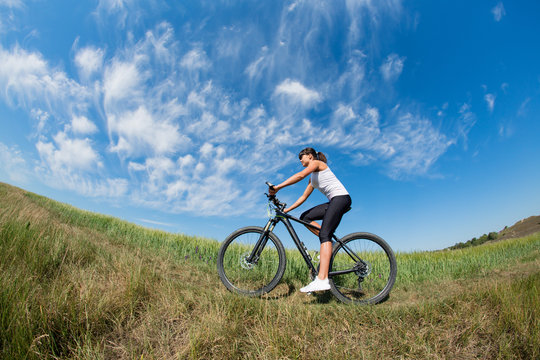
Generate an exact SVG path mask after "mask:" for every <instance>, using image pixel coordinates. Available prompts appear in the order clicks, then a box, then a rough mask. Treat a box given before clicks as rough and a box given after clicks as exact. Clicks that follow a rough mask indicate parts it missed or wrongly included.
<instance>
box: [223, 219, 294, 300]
mask: <svg viewBox="0 0 540 360" xmlns="http://www.w3.org/2000/svg"><path fill="white" fill-rule="evenodd" d="M263 235H264V229H263V228H261V227H257V226H251V227H245V228H242V229H239V230H237V231H235V232H234V233H232V234H231V235H229V237H227V239H225V241H224V242H223V244H222V245H221V248H220V249H219V253H218V259H217V270H218V274H219V277H220V278H221V281H222V282H223V284H224V285H225V286H226V287H227V289H229V290H231V291H233V292H236V293H239V294H242V295H247V296H260V295H263V294H265V293H267V292H269V291H270V290H272V289H273V288H274V287H276V285H277V284H278V283H279V281H280V280H281V278H282V277H283V273H284V272H285V265H286V258H285V249H284V248H283V244H282V243H281V241H279V239H278V238H277V237H276V236H275V235H274V234H273V233H271V232H270V233H267V235H266V236H263ZM259 240H261V241H260V242H259ZM258 243H259V244H260V246H259V249H255V246H256V245H257V244H258Z"/></svg>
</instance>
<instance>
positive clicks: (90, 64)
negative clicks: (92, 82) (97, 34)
mask: <svg viewBox="0 0 540 360" xmlns="http://www.w3.org/2000/svg"><path fill="white" fill-rule="evenodd" d="M104 55H105V54H104V51H103V50H102V49H97V48H94V47H92V46H89V47H86V48H83V49H80V50H79V51H78V52H77V54H76V55H75V64H76V65H77V68H78V69H79V74H80V76H81V78H82V79H85V80H86V79H88V78H90V77H91V76H92V75H93V74H95V73H97V72H99V71H100V70H101V68H102V66H103V58H104Z"/></svg>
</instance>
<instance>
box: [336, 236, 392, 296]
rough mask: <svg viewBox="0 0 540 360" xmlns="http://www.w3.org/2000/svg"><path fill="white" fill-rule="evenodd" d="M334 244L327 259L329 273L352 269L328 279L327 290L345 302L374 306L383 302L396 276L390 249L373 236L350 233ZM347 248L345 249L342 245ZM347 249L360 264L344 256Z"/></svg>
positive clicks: (386, 244)
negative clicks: (358, 259) (328, 259)
mask: <svg viewBox="0 0 540 360" xmlns="http://www.w3.org/2000/svg"><path fill="white" fill-rule="evenodd" d="M341 242H342V243H339V242H336V243H335V244H334V250H333V251H332V257H331V259H330V272H335V271H343V270H353V269H354V272H349V273H346V274H341V275H333V276H331V277H330V290H331V291H332V293H333V294H334V296H335V297H336V298H338V299H339V300H340V301H342V302H345V303H358V304H377V303H379V302H381V301H383V300H385V299H386V298H387V297H388V296H389V294H390V291H391V290H392V287H393V286H394V283H395V281H396V276H397V262H396V257H395V255H394V252H393V251H392V248H391V247H390V246H389V245H388V243H387V242H386V241H384V240H383V239H382V238H380V237H379V236H377V235H375V234H370V233H352V234H349V235H347V236H345V237H343V239H342V240H341ZM344 245H346V246H344ZM348 249H350V250H352V251H354V253H355V254H356V255H358V256H359V257H360V258H361V259H362V261H363V262H360V261H356V260H353V258H352V257H351V256H350V255H348V254H347V250H348Z"/></svg>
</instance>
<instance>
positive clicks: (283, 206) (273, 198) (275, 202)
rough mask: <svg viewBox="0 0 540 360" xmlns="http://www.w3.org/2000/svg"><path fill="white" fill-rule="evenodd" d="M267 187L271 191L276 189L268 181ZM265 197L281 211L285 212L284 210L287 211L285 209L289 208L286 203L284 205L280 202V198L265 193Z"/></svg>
mask: <svg viewBox="0 0 540 360" xmlns="http://www.w3.org/2000/svg"><path fill="white" fill-rule="evenodd" d="M266 185H268V187H269V188H270V189H273V188H274V185H272V184H271V183H269V182H268V181H267V182H266ZM265 195H266V196H267V197H268V200H270V201H272V202H273V203H274V205H276V207H277V208H278V209H280V210H282V211H283V209H285V207H286V206H287V204H285V203H282V202H279V200H278V198H277V197H276V195H268V194H266V193H265Z"/></svg>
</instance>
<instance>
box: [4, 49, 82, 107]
mask: <svg viewBox="0 0 540 360" xmlns="http://www.w3.org/2000/svg"><path fill="white" fill-rule="evenodd" d="M0 64H2V66H0V89H1V91H0V96H3V97H4V99H5V101H6V103H7V104H8V105H11V106H17V107H21V108H24V109H26V110H28V111H30V110H32V109H43V111H47V112H49V113H50V114H52V115H55V116H56V117H59V118H61V117H63V116H69V115H70V113H71V112H72V111H75V110H84V109H86V108H87V106H88V100H89V98H90V94H91V93H90V92H89V91H88V89H86V88H85V87H84V86H81V85H80V84H78V83H77V82H76V81H73V80H72V79H70V78H69V77H68V76H67V74H66V73H65V72H63V71H60V70H56V69H53V68H51V67H50V66H49V64H48V63H47V62H46V61H45V60H44V59H43V56H42V55H41V54H40V53H37V52H28V51H26V50H24V49H21V48H20V47H18V46H15V47H14V48H13V49H12V50H11V51H8V50H5V49H3V48H2V47H1V46H0Z"/></svg>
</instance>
